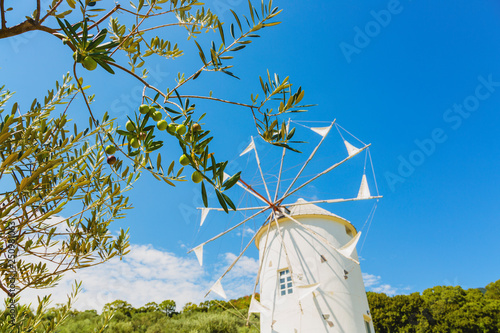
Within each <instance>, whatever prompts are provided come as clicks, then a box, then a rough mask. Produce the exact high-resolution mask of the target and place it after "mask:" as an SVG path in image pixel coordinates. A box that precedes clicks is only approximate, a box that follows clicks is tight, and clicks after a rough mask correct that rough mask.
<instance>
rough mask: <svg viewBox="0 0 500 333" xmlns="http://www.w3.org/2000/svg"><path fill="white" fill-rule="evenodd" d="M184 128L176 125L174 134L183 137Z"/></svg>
mask: <svg viewBox="0 0 500 333" xmlns="http://www.w3.org/2000/svg"><path fill="white" fill-rule="evenodd" d="M186 131H187V130H186V126H184V125H182V124H180V125H177V127H176V128H175V132H177V134H179V135H184V134H186Z"/></svg>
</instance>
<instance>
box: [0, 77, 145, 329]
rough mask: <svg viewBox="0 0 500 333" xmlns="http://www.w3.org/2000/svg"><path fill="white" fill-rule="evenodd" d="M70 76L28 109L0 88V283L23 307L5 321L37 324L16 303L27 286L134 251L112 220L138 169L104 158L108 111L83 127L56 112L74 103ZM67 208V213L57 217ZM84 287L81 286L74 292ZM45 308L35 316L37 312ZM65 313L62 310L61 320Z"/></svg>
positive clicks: (124, 202)
mask: <svg viewBox="0 0 500 333" xmlns="http://www.w3.org/2000/svg"><path fill="white" fill-rule="evenodd" d="M71 80H72V79H71V77H70V76H69V75H68V76H65V77H64V78H63V81H62V83H61V84H59V82H56V87H55V89H53V90H50V91H49V92H48V93H47V96H45V98H44V99H43V102H39V101H37V100H36V99H35V100H34V101H33V103H31V107H30V108H29V109H28V110H21V109H20V107H19V105H18V104H17V103H14V104H13V105H12V109H11V111H10V112H7V111H6V109H5V107H6V104H7V102H8V100H9V99H10V98H12V96H13V94H12V93H10V92H9V91H6V90H3V87H2V88H0V179H1V180H2V193H1V195H0V207H1V208H0V229H1V230H2V235H4V236H3V237H2V238H0V254H1V255H2V257H4V258H5V259H4V260H2V261H1V263H0V277H1V279H0V289H1V290H2V291H3V292H4V293H5V294H6V295H7V296H8V297H9V299H8V301H9V302H8V303H9V304H10V305H9V306H10V307H12V308H13V309H17V310H16V311H14V312H13V313H14V314H15V313H16V312H17V316H16V318H15V320H13V319H12V318H10V319H11V320H10V324H7V322H6V321H3V322H2V325H14V326H16V327H17V328H20V327H22V326H23V325H28V327H29V326H30V325H34V324H33V323H31V324H30V323H29V320H28V317H30V316H28V315H27V313H28V311H27V309H25V308H24V307H22V306H19V305H18V304H17V303H18V302H19V294H20V293H21V292H22V291H23V290H25V289H26V288H36V289H43V288H50V287H53V286H55V285H56V284H57V282H58V281H59V280H60V278H61V276H62V274H63V273H64V272H67V271H69V270H76V269H80V268H83V267H88V266H91V265H96V264H98V263H101V262H104V261H106V260H109V259H111V258H112V257H114V256H116V255H118V256H122V255H124V254H126V253H127V251H128V250H127V247H128V246H129V245H128V236H127V234H126V233H125V232H124V231H123V230H122V232H121V233H120V234H119V235H118V236H112V235H111V233H110V231H109V229H108V226H109V224H110V223H111V222H112V221H114V220H116V219H120V218H122V217H123V216H124V213H123V212H124V210H126V209H128V208H130V205H129V204H128V198H127V197H126V196H125V195H124V193H125V192H126V191H127V190H128V189H129V188H130V187H131V185H132V183H133V181H134V180H135V179H136V177H137V172H129V171H128V168H127V170H124V171H123V172H120V170H121V163H117V164H115V165H113V167H112V168H108V167H107V165H106V164H105V163H103V162H102V161H103V160H105V159H106V157H105V152H104V149H103V148H102V144H101V143H100V142H101V141H105V142H106V141H107V138H104V139H103V138H100V136H102V135H103V134H104V133H106V132H109V133H113V123H112V122H111V121H109V119H108V117H107V115H104V118H103V120H102V122H100V123H99V122H97V125H96V126H93V123H91V126H90V127H89V128H87V129H85V130H84V131H78V129H77V126H76V124H73V125H74V126H71V121H70V120H69V119H68V115H67V113H66V111H64V112H62V113H61V114H56V112H55V109H56V107H57V106H60V105H66V106H69V105H70V104H71V101H73V99H74V97H75V96H76V94H77V93H78V89H77V88H76V87H75V85H73V84H71ZM70 128H71V130H70ZM119 172H120V173H119ZM65 208H66V209H65ZM63 209H65V210H64V212H65V214H67V216H69V217H67V218H61V217H58V216H57V214H59V213H61V212H62V211H63ZM78 290H79V285H77V287H76V289H75V293H74V295H76V293H77V292H78ZM69 302H70V303H71V302H72V301H71V300H69ZM48 303H49V298H43V299H42V300H41V301H40V304H39V307H38V308H39V310H40V311H41V309H45V308H46V307H47V306H48ZM68 309H69V308H68ZM39 310H37V311H36V313H35V314H34V318H39V314H40V311H39ZM56 317H57V316H56ZM56 317H55V318H56ZM64 318H65V315H64V311H62V312H61V316H59V317H57V318H56V319H57V320H56V321H60V320H62V319H64ZM51 325H52V324H51ZM54 325H55V324H54ZM54 325H53V326H54ZM53 329H55V326H54V328H47V332H50V331H52V330H53Z"/></svg>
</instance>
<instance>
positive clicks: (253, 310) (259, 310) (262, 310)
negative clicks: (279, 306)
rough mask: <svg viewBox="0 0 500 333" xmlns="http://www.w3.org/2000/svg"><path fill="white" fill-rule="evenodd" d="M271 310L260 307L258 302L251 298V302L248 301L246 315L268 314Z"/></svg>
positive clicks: (260, 304)
mask: <svg viewBox="0 0 500 333" xmlns="http://www.w3.org/2000/svg"><path fill="white" fill-rule="evenodd" d="M270 312H271V310H270V309H269V308H268V307H266V306H264V305H262V303H260V302H259V301H257V300H256V299H255V298H254V296H252V300H251V301H250V308H249V309H248V313H270Z"/></svg>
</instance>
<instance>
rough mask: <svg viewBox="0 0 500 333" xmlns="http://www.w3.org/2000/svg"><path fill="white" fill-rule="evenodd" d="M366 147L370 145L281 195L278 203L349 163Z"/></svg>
mask: <svg viewBox="0 0 500 333" xmlns="http://www.w3.org/2000/svg"><path fill="white" fill-rule="evenodd" d="M368 147H370V144H368V145H366V146H364V147H363V148H361V149H359V151H358V152H356V153H354V154H352V155H350V156H348V157H346V158H344V159H343V160H342V161H340V162H338V163H335V164H334V165H332V166H331V167H329V168H328V169H326V170H325V171H323V172H320V173H318V174H317V175H316V176H314V177H313V178H311V179H309V180H308V181H306V182H305V183H303V184H302V185H300V186H299V187H297V188H296V189H295V190H293V191H291V192H290V193H288V194H285V195H283V196H282V197H281V199H280V200H279V201H280V202H282V201H283V200H284V199H286V198H287V197H289V196H290V195H292V194H294V193H295V192H297V191H298V190H300V189H301V188H303V187H304V186H306V185H308V184H309V183H311V182H312V181H314V180H316V179H317V178H319V177H321V176H323V175H325V174H327V173H329V172H330V171H332V170H333V169H335V168H336V167H338V166H340V165H342V164H344V163H345V162H347V161H349V160H350V159H351V158H353V157H354V156H356V155H358V154H359V153H361V152H362V151H364V150H365V149H366V148H368Z"/></svg>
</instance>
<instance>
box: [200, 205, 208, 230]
mask: <svg viewBox="0 0 500 333" xmlns="http://www.w3.org/2000/svg"><path fill="white" fill-rule="evenodd" d="M209 211H210V209H208V208H202V209H201V220H200V227H201V226H202V225H203V222H205V219H206V218H207V215H208V212H209Z"/></svg>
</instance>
